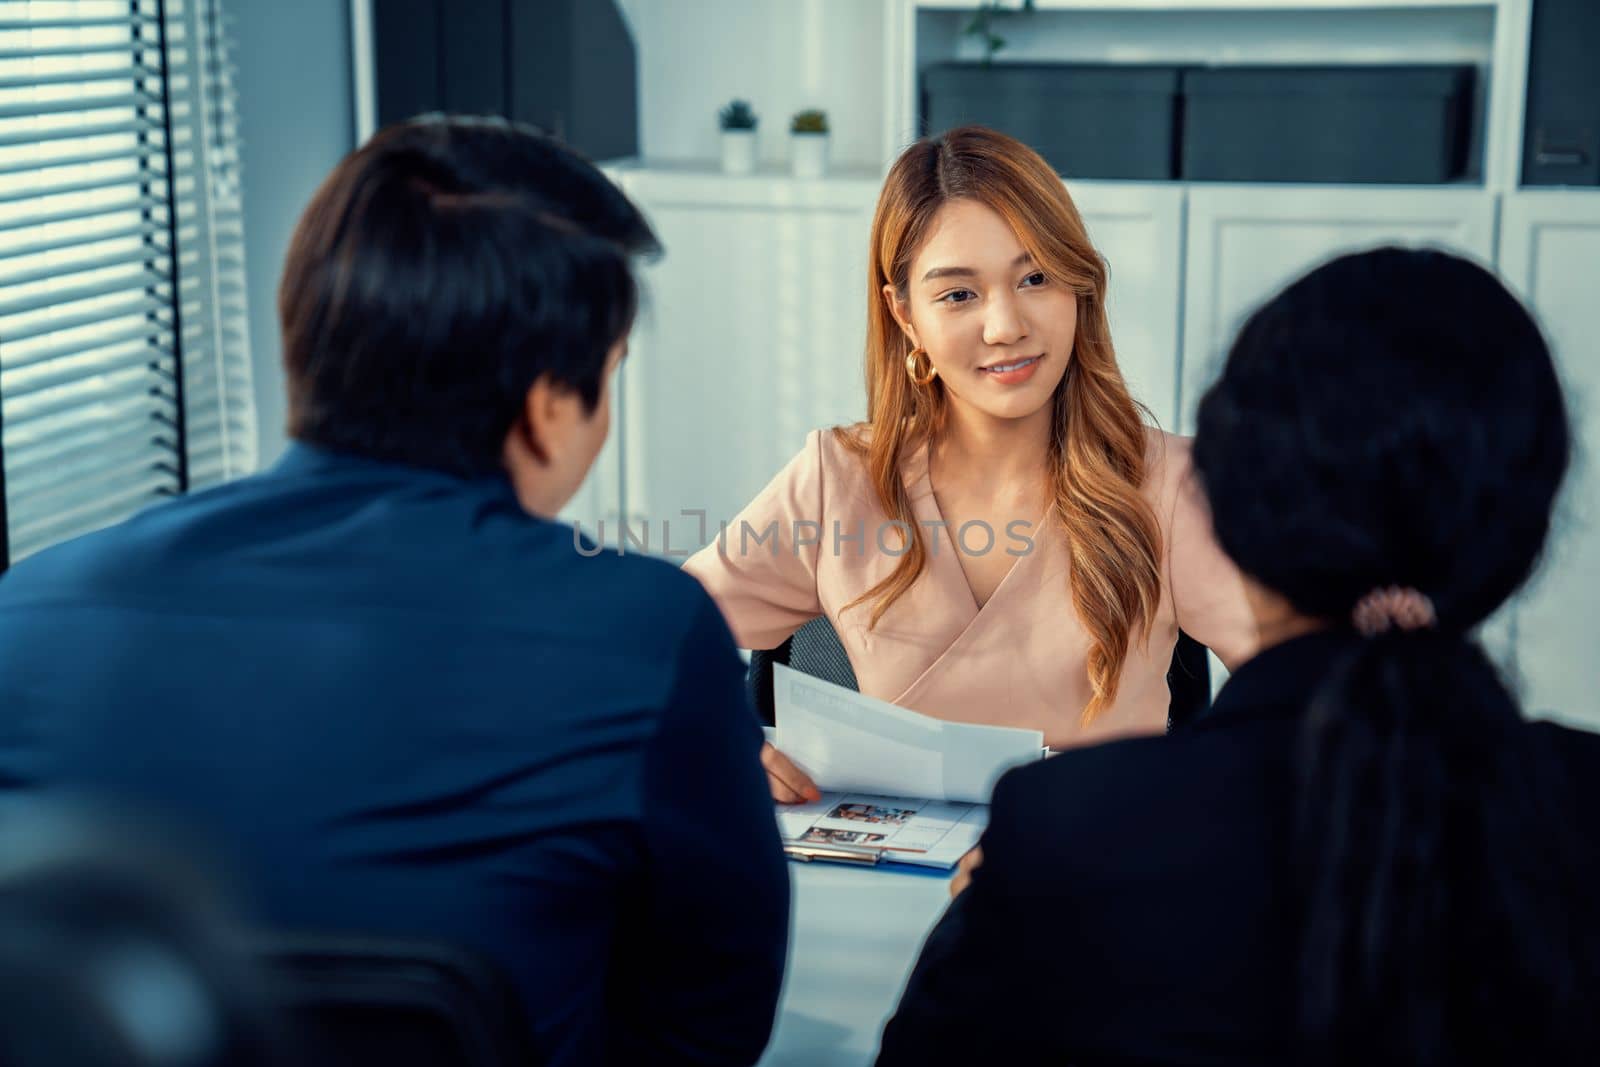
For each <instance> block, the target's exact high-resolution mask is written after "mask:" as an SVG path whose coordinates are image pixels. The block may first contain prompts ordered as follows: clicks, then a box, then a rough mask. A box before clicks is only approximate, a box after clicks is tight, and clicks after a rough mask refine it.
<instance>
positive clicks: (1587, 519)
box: [1500, 190, 1600, 729]
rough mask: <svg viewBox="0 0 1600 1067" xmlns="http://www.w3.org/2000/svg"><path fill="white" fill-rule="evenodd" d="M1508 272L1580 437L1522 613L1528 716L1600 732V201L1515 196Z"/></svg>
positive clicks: (1549, 194)
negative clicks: (1599, 617)
mask: <svg viewBox="0 0 1600 1067" xmlns="http://www.w3.org/2000/svg"><path fill="white" fill-rule="evenodd" d="M1500 263H1501V273H1502V274H1503V275H1504V277H1505V279H1506V282H1507V284H1509V285H1510V286H1512V287H1513V288H1515V289H1516V290H1518V292H1519V293H1520V294H1521V295H1522V297H1523V299H1524V300H1526V301H1527V302H1528V303H1529V305H1530V306H1531V307H1532V308H1533V311H1534V313H1535V314H1536V315H1537V316H1538V318H1539V321H1540V325H1542V326H1543V327H1544V330H1545V336H1546V337H1548V338H1549V340H1550V343H1551V345H1552V347H1553V349H1554V351H1555V357H1556V362H1557V365H1558V366H1559V367H1560V369H1561V375H1562V379H1563V383H1564V384H1565V385H1566V387H1567V393H1568V403H1569V408H1570V410H1571V412H1572V416H1573V427H1574V429H1575V431H1576V440H1575V443H1574V447H1573V467H1572V470H1571V471H1570V472H1569V473H1568V475H1567V483H1566V486H1565V488H1564V490H1563V494H1562V497H1561V501H1560V504H1559V505H1558V512H1557V518H1556V523H1555V527H1554V530H1553V532H1552V535H1551V541H1550V545H1549V546H1548V551H1547V555H1546V558H1545V561H1544V565H1543V567H1542V568H1541V570H1540V572H1539V573H1538V574H1537V575H1535V577H1534V580H1533V583H1532V584H1531V586H1530V587H1529V589H1528V591H1527V593H1525V594H1524V595H1523V596H1522V597H1521V598H1520V599H1519V600H1518V602H1517V607H1516V612H1515V624H1514V625H1515V635H1516V663H1517V673H1518V674H1519V675H1520V676H1521V681H1522V696H1523V701H1524V706H1525V707H1526V708H1527V709H1528V711H1529V712H1530V713H1532V714H1536V715H1541V716H1549V717H1553V718H1562V719H1567V720H1571V721H1573V722H1577V723H1581V724H1585V725H1588V726H1589V727H1590V728H1591V729H1595V728H1600V629H1597V628H1596V622H1595V618H1596V603H1597V602H1600V464H1597V462H1596V458H1595V453H1594V449H1595V448H1596V447H1597V446H1600V299H1597V295H1600V191H1592V192H1591V191H1577V190H1570V191H1569V190H1561V191H1556V190H1550V191H1539V192H1519V193H1512V194H1509V195H1508V196H1507V197H1506V203H1505V212H1504V216H1503V222H1502V227H1501V239H1500Z"/></svg>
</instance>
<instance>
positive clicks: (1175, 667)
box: [745, 616, 1211, 732]
mask: <svg viewBox="0 0 1600 1067" xmlns="http://www.w3.org/2000/svg"><path fill="white" fill-rule="evenodd" d="M775 663H781V664H783V665H784V666H786V667H789V668H791V669H793V670H797V671H800V672H801V673H803V674H809V675H811V676H812V677H814V678H821V679H823V680H824V681H828V682H832V683H834V684H835V685H842V686H844V687H845V688H847V689H857V690H859V689H860V688H861V687H860V686H859V685H857V684H856V673H855V671H854V669H852V668H851V666H850V657H849V656H848V655H846V654H845V650H844V645H843V644H841V643H840V641H839V635H838V634H837V633H835V632H834V629H833V625H832V624H831V623H829V622H828V620H827V618H826V617H825V616H818V617H817V618H815V619H812V620H811V621H810V622H808V623H806V624H805V625H804V626H802V627H800V629H798V630H796V631H795V632H794V633H793V634H792V635H791V636H790V637H789V639H788V640H786V641H785V642H783V644H781V645H779V646H778V647H777V648H774V649H770V650H765V651H754V652H751V653H750V670H749V673H748V674H747V675H746V676H745V684H746V686H747V687H748V689H749V692H750V702H751V703H752V704H754V705H755V708H756V713H757V714H759V715H760V716H761V721H762V722H763V723H765V724H766V725H768V726H773V725H775V724H776V717H775V714H774V711H773V699H772V665H773V664H775ZM1167 688H1168V689H1169V690H1170V691H1171V694H1172V697H1171V702H1170V703H1169V704H1168V706H1167V730H1168V731H1169V732H1170V731H1172V730H1174V729H1176V728H1178V727H1180V726H1183V725H1184V724H1186V723H1188V722H1189V721H1190V720H1192V719H1193V718H1194V717H1195V716H1196V715H1198V714H1200V712H1202V711H1204V710H1205V709H1206V708H1207V707H1209V706H1210V704H1211V669H1210V666H1209V662H1208V660H1207V659H1206V648H1205V646H1204V645H1202V644H1200V642H1198V641H1196V640H1195V639H1194V638H1192V637H1190V636H1189V635H1188V634H1186V633H1184V632H1183V631H1182V630H1179V631H1178V644H1177V646H1176V647H1175V648H1174V649H1173V650H1172V664H1171V666H1169V667H1168V668H1167Z"/></svg>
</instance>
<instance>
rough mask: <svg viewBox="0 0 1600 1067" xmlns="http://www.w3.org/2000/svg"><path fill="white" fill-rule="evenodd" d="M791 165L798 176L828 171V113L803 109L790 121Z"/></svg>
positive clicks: (807, 176)
mask: <svg viewBox="0 0 1600 1067" xmlns="http://www.w3.org/2000/svg"><path fill="white" fill-rule="evenodd" d="M789 166H790V168H791V170H792V171H793V172H794V176H795V177H796V178H820V177H822V176H823V175H824V174H826V173H828V113H827V112H826V111H816V110H811V111H801V112H797V113H796V114H795V117H794V120H793V121H792V122H790V123H789Z"/></svg>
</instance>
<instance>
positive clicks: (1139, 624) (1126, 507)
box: [834, 126, 1161, 723]
mask: <svg viewBox="0 0 1600 1067" xmlns="http://www.w3.org/2000/svg"><path fill="white" fill-rule="evenodd" d="M952 200H971V201H975V202H977V203H980V204H983V205H985V206H987V207H989V208H991V209H993V210H994V211H995V212H997V213H999V215H1000V216H1001V217H1002V218H1004V219H1005V220H1006V221H1007V222H1008V223H1010V224H1011V228H1012V229H1013V230H1014V231H1016V234H1017V237H1018V239H1019V240H1020V241H1021V243H1022V245H1023V247H1025V248H1026V249H1027V250H1028V251H1029V252H1030V253H1032V255H1033V259H1034V262H1035V263H1037V264H1038V265H1039V267H1040V269H1042V270H1043V271H1044V272H1045V274H1046V275H1047V276H1048V277H1049V278H1050V279H1051V280H1052V281H1055V282H1058V283H1061V284H1065V285H1067V286H1068V287H1069V288H1071V289H1072V291H1073V292H1074V293H1075V294H1076V295H1077V298H1078V327H1077V335H1076V337H1075V338H1074V340H1073V345H1072V359H1071V361H1070V362H1069V364H1068V368H1067V372H1066V375H1065V376H1064V377H1063V379H1062V382H1061V385H1060V386H1059V387H1058V388H1057V390H1056V393H1055V397H1054V399H1053V401H1052V404H1053V406H1054V417H1053V420H1052V430H1051V454H1050V470H1051V477H1052V480H1053V483H1054V486H1055V502H1054V504H1053V506H1052V508H1051V513H1052V514H1053V515H1054V516H1055V517H1056V519H1058V520H1059V521H1060V523H1061V526H1062V527H1063V528H1064V532H1065V534H1066V537H1067V544H1068V545H1069V548H1070V552H1071V559H1072V570H1071V578H1070V581H1069V585H1070V589H1071V594H1072V603H1073V607H1074V608H1075V609H1076V611H1077V614H1078V617H1079V619H1081V620H1082V621H1083V625H1084V627H1085V628H1086V629H1087V630H1088V631H1089V636H1090V639H1091V645H1090V648H1089V662H1088V667H1089V684H1090V688H1091V690H1092V696H1091V697H1090V700H1089V703H1088V705H1087V706H1086V707H1085V708H1084V711H1083V722H1085V723H1088V722H1089V721H1091V720H1092V719H1093V718H1094V717H1095V716H1096V715H1097V714H1098V713H1099V712H1101V711H1102V710H1104V709H1105V708H1106V707H1108V706H1110V704H1111V703H1112V701H1114V700H1115V699H1116V695H1117V685H1118V681H1119V679H1120V678H1121V675H1122V666H1123V664H1124V663H1125V662H1126V660H1127V657H1128V650H1129V647H1130V645H1131V643H1132V639H1133V635H1134V634H1135V632H1136V631H1137V632H1138V633H1139V634H1141V635H1143V636H1144V637H1148V634H1149V631H1150V628H1151V626H1152V624H1153V623H1154V621H1155V615H1156V609H1157V605H1158V604H1159V603H1160V599H1161V565H1160V559H1161V531H1160V527H1159V526H1158V525H1157V522H1156V517H1155V515H1154V513H1153V512H1152V511H1151V509H1150V507H1149V505H1147V504H1146V503H1145V500H1144V498H1143V496H1141V495H1140V492H1139V489H1140V486H1141V485H1142V484H1143V483H1144V478H1145V430H1144V418H1143V415H1144V414H1147V412H1145V411H1144V409H1142V408H1141V407H1140V406H1139V405H1138V404H1137V403H1135V401H1134V400H1133V397H1132V396H1130V395H1129V393H1128V387H1127V384H1126V383H1125V382H1124V381H1123V378H1122V372H1121V371H1120V370H1119V369H1118V368H1117V360H1116V355H1115V353H1114V352H1113V350H1112V347H1111V332H1110V329H1109V327H1108V325H1107V322H1106V300H1105V298H1106V267H1105V262H1104V261H1103V260H1102V259H1101V258H1100V255H1099V253H1097V252H1096V251H1095V249H1094V246H1093V245H1091V244H1090V243H1089V235H1088V233H1087V231H1086V230H1085V229H1084V225H1083V219H1082V217H1080V216H1079V214H1078V209H1077V208H1076V207H1075V206H1073V203H1072V198H1071V197H1070V196H1068V195H1067V191H1066V188H1065V187H1064V186H1063V185H1062V183H1061V179H1060V178H1058V177H1057V176H1056V174H1055V172H1054V171H1053V170H1052V169H1051V168H1050V166H1049V164H1047V163H1046V162H1045V161H1044V160H1043V159H1042V158H1041V157H1040V156H1039V154H1038V153H1037V152H1035V151H1033V150H1032V149H1031V148H1029V147H1028V146H1026V145H1024V144H1022V143H1021V142H1020V141H1017V140H1014V139H1012V138H1010V137H1007V136H1006V135H1004V134H1001V133H997V132H995V131H994V130H988V129H984V128H982V127H978V126H967V127H962V128H960V129H955V130H951V131H950V132H948V133H945V134H943V135H942V136H939V137H936V138H925V139H923V140H921V141H918V142H917V143H916V144H914V145H912V146H911V147H910V148H908V149H906V151H905V152H904V153H902V154H901V156H900V158H899V159H898V160H897V161H896V162H895V164H894V167H893V168H892V169H891V170H890V171H889V176H888V179H887V180H886V181H885V182H884V187H883V193H882V195H881V196H880V197H879V198H878V207H877V212H876V214H875V215H874V217H873V220H872V261H871V263H870V264H869V266H868V270H867V422H866V423H864V424H861V425H858V426H854V427H842V428H840V429H837V430H835V431H834V432H835V434H836V435H837V436H838V438H839V440H840V441H841V442H842V443H843V444H844V445H845V446H846V447H847V448H849V449H851V450H852V451H853V452H855V453H856V454H858V455H860V456H862V457H863V460H864V462H865V463H866V465H867V468H868V471H869V472H870V476H871V479H872V483H873V486H874V487H875V489H876V491H877V496H878V502H879V504H880V505H881V506H882V508H883V510H884V513H885V514H886V515H888V516H889V517H890V518H892V519H894V520H897V521H899V522H901V523H904V524H905V525H904V526H902V527H901V529H902V531H906V530H909V531H910V539H911V544H910V545H909V546H908V547H907V551H906V552H905V553H904V554H903V555H902V556H901V557H900V562H899V564H898V565H897V566H896V567H895V570H894V571H893V573H891V574H890V575H889V576H888V577H887V578H885V579H884V580H883V581H881V582H879V583H878V584H877V585H875V586H873V587H872V588H871V589H869V590H868V591H867V592H866V593H864V594H862V595H861V596H860V597H859V598H857V600H855V601H854V602H853V603H852V604H851V605H850V607H855V606H857V605H859V604H863V603H865V602H867V601H874V603H873V607H872V616H871V622H870V624H869V625H870V626H873V627H875V626H876V625H877V623H878V620H879V619H881V618H882V617H883V613H884V612H885V611H887V610H888V608H889V606H890V605H891V604H893V603H894V602H895V601H896V600H897V599H899V598H900V597H901V596H902V595H904V593H905V592H906V590H908V589H909V588H910V587H911V585H912V584H913V583H914V582H915V581H916V580H917V578H918V576H919V575H921V573H922V569H923V567H924V566H925V565H926V562H927V558H928V549H927V541H926V538H925V535H924V533H923V531H922V529H921V528H920V526H919V525H918V524H917V522H916V520H915V517H914V516H913V514H912V510H911V500H910V497H909V495H908V494H907V492H906V487H905V483H904V480H903V477H902V471H901V462H902V459H903V457H905V456H906V455H908V454H910V453H911V452H912V451H914V450H915V449H916V448H917V447H919V446H922V445H926V444H928V443H929V442H931V440H932V439H934V438H935V437H936V436H937V435H938V434H939V432H940V431H941V429H942V428H943V426H944V422H945V417H946V413H947V404H948V399H947V398H946V396H945V390H944V383H943V382H942V381H940V380H939V379H937V378H935V379H934V381H933V382H932V383H931V384H929V385H926V386H920V387H919V386H917V385H915V384H913V383H912V381H911V379H910V377H909V376H908V375H907V373H906V356H907V355H908V354H909V353H910V352H911V343H910V341H909V340H907V338H906V336H905V334H904V333H903V332H902V330H901V329H900V326H899V324H898V323H897V322H896V321H895V319H894V317H893V315H891V314H890V311H889V309H888V307H887V306H886V304H885V301H884V299H883V287H884V286H885V285H892V286H894V289H895V292H896V293H898V294H899V296H900V298H901V300H905V299H906V298H907V296H908V290H909V282H910V271H911V260H912V258H913V257H914V256H915V255H916V252H917V250H918V249H919V248H920V247H921V246H922V243H923V241H924V240H925V239H926V237H927V235H928V232H929V228H930V226H931V225H932V222H933V219H934V216H935V215H936V214H938V211H939V208H940V207H941V206H943V205H944V204H945V203H947V202H949V201H952Z"/></svg>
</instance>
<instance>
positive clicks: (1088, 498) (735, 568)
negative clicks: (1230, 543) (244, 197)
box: [686, 127, 1255, 801]
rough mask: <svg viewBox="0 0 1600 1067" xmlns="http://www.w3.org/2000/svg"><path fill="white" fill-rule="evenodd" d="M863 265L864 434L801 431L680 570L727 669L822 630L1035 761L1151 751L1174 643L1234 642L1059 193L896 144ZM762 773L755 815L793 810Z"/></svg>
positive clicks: (995, 152) (791, 786) (1240, 602)
mask: <svg viewBox="0 0 1600 1067" xmlns="http://www.w3.org/2000/svg"><path fill="white" fill-rule="evenodd" d="M871 256H872V258H871V263H870V265H869V271H868V293H867V360H866V365H867V420H866V422H864V423H861V424H859V425H856V426H850V427H839V428H836V429H834V430H832V431H828V432H820V431H819V432H814V433H812V434H811V435H810V437H809V438H808V439H807V441H806V446H805V448H804V449H803V450H802V451H801V453H800V454H799V455H798V456H796V457H795V459H794V460H793V461H791V462H790V463H789V465H788V466H787V467H785V468H784V469H783V471H781V472H780V473H779V474H778V475H777V477H776V478H775V479H774V480H773V481H772V483H771V484H770V485H768V486H767V488H766V489H765V490H763V491H762V493H761V494H760V495H759V496H757V497H756V499H755V500H754V501H753V502H752V503H751V504H750V505H749V506H748V507H747V508H745V510H744V511H743V512H742V513H741V514H740V515H739V516H738V517H737V518H736V519H735V520H733V521H732V522H731V523H729V524H728V526H727V528H726V531H725V532H724V533H723V535H722V536H720V537H719V538H718V539H717V541H716V542H714V543H713V544H711V545H708V546H707V547H706V548H705V549H703V550H701V552H700V553H698V554H697V555H696V556H695V557H694V558H692V559H691V560H690V561H689V562H688V564H687V565H686V569H687V570H689V571H690V572H691V573H693V574H695V575H696V576H697V577H698V578H699V579H700V580H701V581H702V582H703V583H704V584H705V586H706V588H707V589H708V590H709V591H710V592H711V594H712V596H713V597H714V598H715V599H716V600H717V602H718V603H719V605H720V606H721V608H722V610H723V613H724V615H725V617H726V618H727V621H728V624H729V626H730V627H731V628H732V630H733V632H734V636H735V638H736V639H737V640H738V641H739V643H740V645H741V646H743V647H746V648H771V647H775V646H776V645H778V644H780V643H781V642H782V641H783V640H784V639H785V638H787V637H788V636H789V635H790V634H792V633H793V632H794V631H795V630H796V629H798V628H799V627H800V626H801V625H803V624H804V623H806V622H808V621H809V620H811V619H813V618H815V617H817V616H819V615H826V616H827V617H828V618H829V620H830V621H831V622H832V624H833V626H834V628H835V630H837V631H838V633H839V637H840V639H841V641H842V642H843V644H844V647H845V650H846V651H847V653H848V654H849V657H850V661H851V665H852V666H853V668H854V670H855V673H856V677H857V679H858V681H859V683H860V685H861V689H862V691H863V692H865V693H868V694H870V695H872V696H877V697H881V698H883V699H886V700H890V701H893V702H895V703H897V704H901V705H903V706H905V707H909V708H912V709H914V710H916V711H920V712H923V713H925V714H929V715H934V716H939V717H942V718H947V719H954V720H961V721H966V722H980V723H990V724H996V725H1008V726H1026V727H1031V728H1037V729H1040V730H1042V731H1043V732H1044V735H1045V739H1046V742H1047V743H1048V744H1050V745H1052V746H1055V747H1062V746H1066V745H1071V744H1076V743H1080V742H1082V741H1084V740H1089V739H1097V738H1104V737H1107V736H1111V735H1114V734H1118V733H1139V732H1159V731H1160V730H1161V729H1162V728H1163V727H1164V725H1165V722H1166V715H1167V707H1168V702H1169V693H1168V689H1167V684H1166V672H1167V668H1168V665H1169V664H1170V662H1171V657H1172V649H1173V645H1174V643H1175V641H1176V638H1177V631H1178V629H1179V627H1180V626H1181V627H1182V628H1183V629H1184V630H1185V631H1186V632H1188V633H1190V634H1192V635H1193V636H1194V637H1196V638H1197V639H1198V640H1199V641H1200V642H1201V643H1202V644H1205V645H1208V646H1209V647H1211V648H1212V649H1213V650H1214V651H1215V652H1217V654H1218V655H1219V656H1220V657H1221V658H1222V659H1223V661H1224V662H1232V661H1236V660H1239V659H1242V658H1244V657H1246V656H1247V655H1248V654H1249V653H1250V652H1251V651H1252V650H1253V648H1254V642H1255V632H1254V626H1253V621H1252V619H1251V616H1250V613H1249V608H1248V604H1247V602H1246V600H1245V598H1244V592H1243V585H1242V583H1241V580H1240V578H1239V575H1238V573H1237V571H1236V570H1235V569H1234V568H1233V567H1232V565H1231V564H1230V563H1228V561H1227V560H1226V558H1225V557H1223V556H1222V554H1221V553H1220V552H1219V551H1218V550H1217V548H1216V545H1215V542H1214V540H1213V538H1212V536H1211V529H1210V521H1209V516H1208V515H1207V513H1206V511H1205V506H1204V503H1203V499H1202V498H1201V497H1200V496H1199V494H1198V493H1196V492H1195V491H1194V489H1193V487H1192V485H1191V484H1190V479H1189V477H1188V472H1189V453H1188V444H1187V442H1186V441H1185V440H1183V439H1181V438H1176V437H1173V436H1171V435H1169V434H1165V433H1162V432H1161V431H1159V430H1157V429H1155V428H1153V427H1151V426H1149V425H1147V424H1146V421H1145V418H1144V411H1143V409H1142V408H1141V407H1140V406H1139V405H1138V404H1137V403H1136V402H1135V401H1134V399H1133V398H1132V397H1131V396H1130V395H1129V393H1128V389H1127V386H1126V384H1125V382H1124V380H1123V377H1122V374H1121V372H1120V371H1119V370H1118V368H1117V362H1116V356H1115V353H1114V351H1113V349H1112V345H1111V335H1110V330H1109V327H1108V325H1107V320H1106V266H1105V263H1104V261H1103V260H1102V259H1101V257H1100V255H1099V254H1098V253H1097V252H1096V251H1095V249H1094V246H1093V245H1092V244H1091V243H1090V241H1089V236H1088V233H1087V231H1086V230H1085V228H1084V224H1083V219H1082V218H1081V217H1080V215H1079V214H1078V211H1077V208H1076V207H1074V205H1073V203H1072V198H1071V197H1070V196H1069V195H1068V193H1067V190H1066V189H1065V187H1064V186H1063V185H1062V183H1061V180H1060V178H1058V177H1057V176H1056V174H1055V172H1054V171H1052V170H1051V169H1050V167H1049V165H1048V164H1046V163H1045V161H1044V160H1043V159H1042V158H1041V157H1040V156H1039V155H1038V153H1036V152H1034V151H1033V150H1031V149H1029V148H1028V147H1027V146H1025V145H1023V144H1021V143H1020V142H1018V141H1016V140H1013V139H1012V138H1010V137H1006V136H1005V135H1003V134H1000V133H996V132H994V131H992V130H987V129H982V128H978V127H966V128H962V129H957V130H953V131H950V132H949V133H946V134H944V135H942V136H940V137H937V138H930V139H925V140H922V141H919V142H917V143H916V144H914V145H912V146H911V147H910V148H909V149H907V150H906V151H905V152H904V153H903V154H902V155H901V156H900V158H899V159H898V160H897V161H896V163H895V164H894V166H893V168H892V169H891V170H890V172H889V176H888V179H887V180H886V182H885V185H884V189H883V193H882V195H881V197H880V198H879V201H878V206H877V211H876V215H875V217H874V219H873V224H872V238H871ZM764 760H765V762H766V765H767V770H768V774H769V778H770V779H771V782H772V787H773V795H774V796H775V797H777V798H778V799H779V800H784V801H797V800H801V799H805V798H808V797H810V796H813V795H815V794H814V787H813V786H812V783H811V782H810V780H809V779H808V778H807V777H806V776H805V774H804V773H803V772H802V771H801V770H799V769H798V768H796V767H795V766H794V765H793V764H792V763H791V762H790V761H789V760H787V759H785V758H784V757H783V756H782V754H781V753H779V752H777V751H776V750H774V749H772V748H770V746H769V748H768V749H767V751H766V753H765V755H764Z"/></svg>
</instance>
